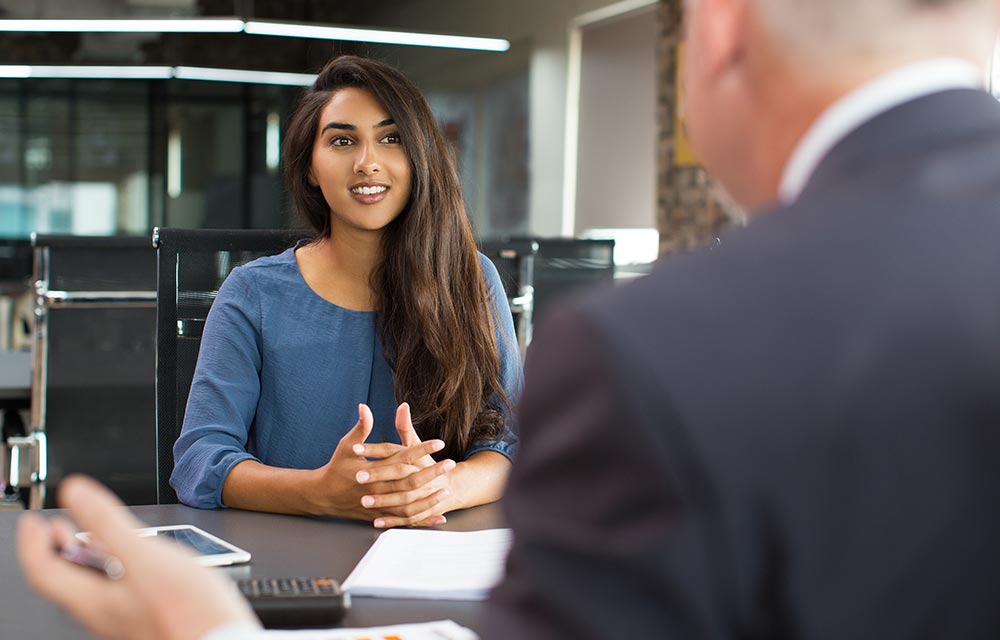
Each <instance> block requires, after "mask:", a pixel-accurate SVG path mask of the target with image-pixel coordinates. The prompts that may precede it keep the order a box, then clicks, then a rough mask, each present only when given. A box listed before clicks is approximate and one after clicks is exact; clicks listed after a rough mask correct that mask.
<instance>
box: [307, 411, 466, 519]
mask: <svg viewBox="0 0 1000 640" xmlns="http://www.w3.org/2000/svg"><path fill="white" fill-rule="evenodd" d="M373 423H374V419H373V417H372V413H371V410H370V409H369V408H368V407H367V406H366V405H363V404H362V405H359V406H358V422H357V424H355V425H354V427H353V428H352V429H351V430H350V431H348V432H347V433H346V434H345V435H344V437H343V438H341V440H340V442H339V443H338V445H337V449H336V450H335V451H334V452H333V456H332V457H331V458H330V462H328V463H327V464H326V465H324V466H323V467H322V468H321V469H319V470H318V471H319V472H320V474H321V478H320V480H321V482H322V483H323V486H324V488H325V489H326V491H322V492H321V495H323V496H325V498H326V501H325V502H326V504H325V508H321V511H324V512H327V513H333V514H335V515H342V516H347V517H352V518H359V519H364V520H373V521H374V525H375V526H376V527H378V528H389V527H400V526H417V527H429V526H434V525H438V524H443V523H444V522H446V521H447V520H446V518H445V516H444V513H445V512H447V511H450V510H452V509H455V508H456V507H457V505H458V502H457V498H456V497H455V496H454V495H453V490H452V486H451V475H450V472H451V471H452V470H453V469H454V468H455V467H456V463H455V461H453V460H442V461H440V462H435V460H434V458H432V457H431V454H433V453H435V452H437V451H440V450H441V449H443V448H444V442H442V441H441V440H428V441H426V442H422V441H421V440H420V437H419V436H418V435H417V433H416V431H415V430H414V428H413V422H412V419H411V416H410V407H409V405H408V404H406V403H403V404H401V405H399V407H398V408H397V410H396V421H395V426H396V431H397V432H398V433H399V437H400V442H401V443H402V444H394V443H377V444H366V443H365V440H366V439H367V438H368V436H369V435H370V434H371V431H372V426H373Z"/></svg>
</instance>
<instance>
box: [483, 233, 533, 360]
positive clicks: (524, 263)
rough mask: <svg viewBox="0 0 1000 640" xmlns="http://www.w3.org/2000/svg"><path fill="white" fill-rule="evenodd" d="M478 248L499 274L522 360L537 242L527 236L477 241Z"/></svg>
mask: <svg viewBox="0 0 1000 640" xmlns="http://www.w3.org/2000/svg"><path fill="white" fill-rule="evenodd" d="M479 250H480V251H481V252H482V253H483V255H485V256H486V257H487V258H489V259H490V260H491V261H492V262H493V264H494V265H495V266H496V268H497V272H499V274H500V280H501V281H502V282H503V286H504V290H505V291H506V292H507V302H508V303H509V304H510V312H511V314H512V315H513V316H514V330H515V332H516V333H517V336H516V337H517V346H518V349H519V350H520V352H521V358H522V359H523V358H524V353H525V351H526V350H527V349H528V345H529V344H530V343H531V328H532V325H533V315H534V307H535V255H536V254H537V253H538V243H537V242H536V241H534V240H530V239H524V240H485V241H482V242H480V243H479Z"/></svg>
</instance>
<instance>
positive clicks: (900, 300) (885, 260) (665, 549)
mask: <svg viewBox="0 0 1000 640" xmlns="http://www.w3.org/2000/svg"><path fill="white" fill-rule="evenodd" d="M550 320H551V322H549V324H548V325H544V326H543V327H541V328H540V329H539V331H538V332H537V333H536V338H535V342H534V343H533V345H532V349H531V351H530V352H529V355H528V363H527V368H526V386H525V394H524V396H523V399H522V405H521V423H520V425H521V436H522V450H521V454H520V457H519V459H518V460H517V463H516V464H515V466H514V470H513V475H512V479H511V483H510V486H509V490H508V495H507V497H506V499H505V500H506V511H507V514H508V517H509V522H510V524H511V526H512V527H513V528H514V531H515V544H514V547H513V549H512V552H511V555H510V558H509V560H508V567H507V569H508V575H507V578H506V580H505V582H504V583H503V584H502V585H501V586H500V587H499V588H498V589H497V591H496V592H495V593H494V596H493V601H492V603H491V605H490V607H489V611H488V619H487V620H486V621H485V623H484V624H483V629H484V630H485V632H484V634H483V635H484V638H486V639H493V638H498V639H499V638H516V639H518V640H533V639H539V638H560V639H563V638H566V639H570V638H572V639H574V640H576V639H583V638H601V639H606V638H633V637H634V638H829V639H831V640H832V639H837V640H846V639H852V640H857V639H859V638H873V639H875V638H878V639H888V638H893V639H896V638H997V637H1000V508H998V507H1000V105H998V104H997V103H996V101H995V100H993V99H992V98H991V97H990V96H988V95H987V94H985V93H983V92H979V91H972V90H954V91H947V92H942V93H939V94H935V95H932V96H928V97H924V98H921V99H918V100H915V101H911V102H909V103H907V104H904V105H902V106H899V107H896V108H894V109H892V110H891V111H889V112H886V113H884V114H882V115H880V116H878V117H876V118H875V119H873V120H871V121H869V122H868V123H866V124H865V125H863V126H862V127H861V128H859V129H858V130H856V131H854V132H853V133H852V134H850V135H849V136H848V137H847V138H845V139H844V140H842V141H841V142H840V143H839V144H838V145H837V146H836V147H835V148H834V149H833V150H832V151H831V153H830V154H829V155H828V156H827V157H826V158H825V159H824V161H823V162H822V163H821V165H820V166H819V167H818V169H817V171H816V173H815V174H814V176H813V178H812V179H811V181H810V182H809V184H808V185H807V186H806V189H805V191H804V192H803V194H802V196H801V198H800V199H799V200H798V201H797V202H796V203H795V204H793V205H791V206H788V207H784V208H779V209H776V210H774V211H772V212H770V213H767V214H765V215H762V216H760V217H758V218H756V219H755V221H754V222H752V223H751V224H750V225H749V226H748V227H746V228H744V229H739V230H736V231H733V232H732V233H730V234H728V235H727V237H725V238H723V240H722V243H721V245H720V246H719V247H718V248H717V249H716V250H713V251H708V252H703V253H699V254H695V255H691V256H686V257H681V258H674V259H671V260H669V261H667V262H666V263H665V264H662V265H661V266H659V267H658V268H657V269H656V270H655V271H654V273H653V274H651V275H650V276H648V277H646V278H644V279H642V280H640V281H638V282H636V283H634V284H632V285H629V286H625V287H620V288H616V289H613V290H607V291H603V292H600V293H598V294H594V295H591V296H590V297H588V298H586V299H584V300H582V301H578V302H576V303H575V304H574V305H572V306H570V307H569V308H566V309H564V310H562V311H561V312H560V313H559V314H557V315H556V316H554V317H551V318H550Z"/></svg>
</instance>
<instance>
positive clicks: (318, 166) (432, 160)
mask: <svg viewBox="0 0 1000 640" xmlns="http://www.w3.org/2000/svg"><path fill="white" fill-rule="evenodd" d="M284 158H285V165H284V174H285V180H286V182H287V184H288V188H289V191H290V193H291V196H292V200H293V202H294V203H295V207H296V209H297V210H298V212H299V213H300V214H301V215H302V216H303V217H304V218H305V219H306V220H307V221H308V223H309V224H310V225H311V227H312V228H313V229H314V230H315V232H316V236H315V238H314V239H313V240H312V241H309V242H300V243H299V244H298V245H296V246H295V247H293V248H291V249H289V250H288V251H286V252H284V253H282V254H280V255H278V256H272V257H268V258H262V259H260V260H256V261H254V262H252V263H250V264H248V265H246V266H245V267H241V268H237V269H235V270H234V271H233V272H232V273H231V274H230V276H229V277H228V278H227V279H226V282H225V283H224V284H223V286H222V287H221V289H220V291H219V295H218V297H217V298H216V301H215V303H214V305H213V307H212V310H211V313H210V314H209V317H208V321H207V323H206V326H205V331H204V335H203V338H202V346H201V351H200V354H199V359H198V366H197V370H196V372H195V378H194V382H193V384H192V388H191V395H190V398H189V401H188V408H187V412H186V416H185V422H184V428H183V429H182V432H181V435H180V437H179V439H178V440H177V443H176V445H175V447H174V459H175V468H174V472H173V474H172V476H171V480H170V482H171V485H172V486H173V487H174V489H175V490H176V491H177V494H178V496H179V497H180V499H181V501H182V502H184V503H186V504H189V505H192V506H196V507H203V508H217V507H220V506H231V507H238V508H243V509H252V510H260V511H273V512H281V513H298V514H313V515H333V516H340V517H349V518H358V519H364V520H370V521H373V522H374V524H375V526H376V527H380V528H381V527H392V526H401V525H417V526H431V525H435V524H441V523H443V522H445V517H444V515H443V514H444V513H446V512H447V511H450V510H453V509H457V508H463V507H468V506H473V505H476V504H482V503H485V502H490V501H493V500H496V499H497V498H499V497H500V495H501V494H502V491H503V486H504V483H505V481H506V477H507V474H508V471H509V469H510V457H511V456H512V455H513V449H514V447H515V444H516V437H515V436H514V434H513V430H512V425H511V421H510V411H509V407H510V402H511V400H512V399H513V398H514V396H515V395H516V393H517V389H518V387H519V384H520V378H521V362H520V358H519V355H518V353H517V350H516V347H515V346H514V340H513V337H514V329H513V323H512V320H511V315H510V309H509V307H508V305H507V301H506V297H505V295H504V292H503V287H502V285H501V283H500V280H499V276H498V275H497V272H496V269H495V268H494V267H493V265H492V263H490V262H489V261H488V260H487V259H486V258H484V257H483V256H482V255H480V254H479V253H478V252H477V251H476V248H475V244H474V241H473V237H472V230H471V227H470V225H469V222H468V218H467V216H466V213H465V209H464V206H463V203H462V192H461V186H460V184H459V180H458V176H457V173H456V171H455V167H454V164H453V162H452V160H451V155H450V153H449V150H448V147H447V145H446V143H445V141H444V139H443V137H442V135H441V133H440V131H439V129H438V127H437V124H436V122H435V120H434V118H433V116H432V114H431V112H430V109H429V107H428V106H427V102H426V100H425V99H424V97H423V96H422V95H421V93H420V91H419V90H418V89H417V88H416V87H415V86H414V85H413V84H412V83H411V82H410V81H409V80H407V79H406V78H405V77H404V76H403V75H402V74H400V73H399V72H398V71H397V70H395V69H394V68H392V67H389V66H387V65H385V64H381V63H379V62H375V61H372V60H367V59H363V58H358V57H353V56H344V57H340V58H336V59H334V60H332V61H331V62H330V63H328V64H327V66H326V67H325V68H324V69H323V71H321V72H320V74H319V76H318V78H317V80H316V82H315V84H314V85H313V86H312V87H311V88H310V89H308V90H307V91H306V93H305V95H304V96H303V98H302V100H301V102H300V104H299V106H298V108H297V110H296V111H295V113H294V115H293V116H292V119H291V121H290V123H289V126H288V131H287V133H286V137H285V143H284ZM359 403H360V404H359ZM399 403H402V404H399ZM397 404H398V407H397ZM352 424H353V427H352V426H351V425H352ZM435 453H436V454H437V457H438V458H439V460H437V461H435V459H434V457H432V454H435Z"/></svg>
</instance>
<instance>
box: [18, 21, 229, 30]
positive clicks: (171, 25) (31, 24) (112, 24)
mask: <svg viewBox="0 0 1000 640" xmlns="http://www.w3.org/2000/svg"><path fill="white" fill-rule="evenodd" d="M0 31H39V32H50V33H53V32H80V33H85V32H91V33H239V32H240V31H243V21H242V20H238V19H236V18H166V19H162V20H130V19H110V20H93V19H86V20H0Z"/></svg>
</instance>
